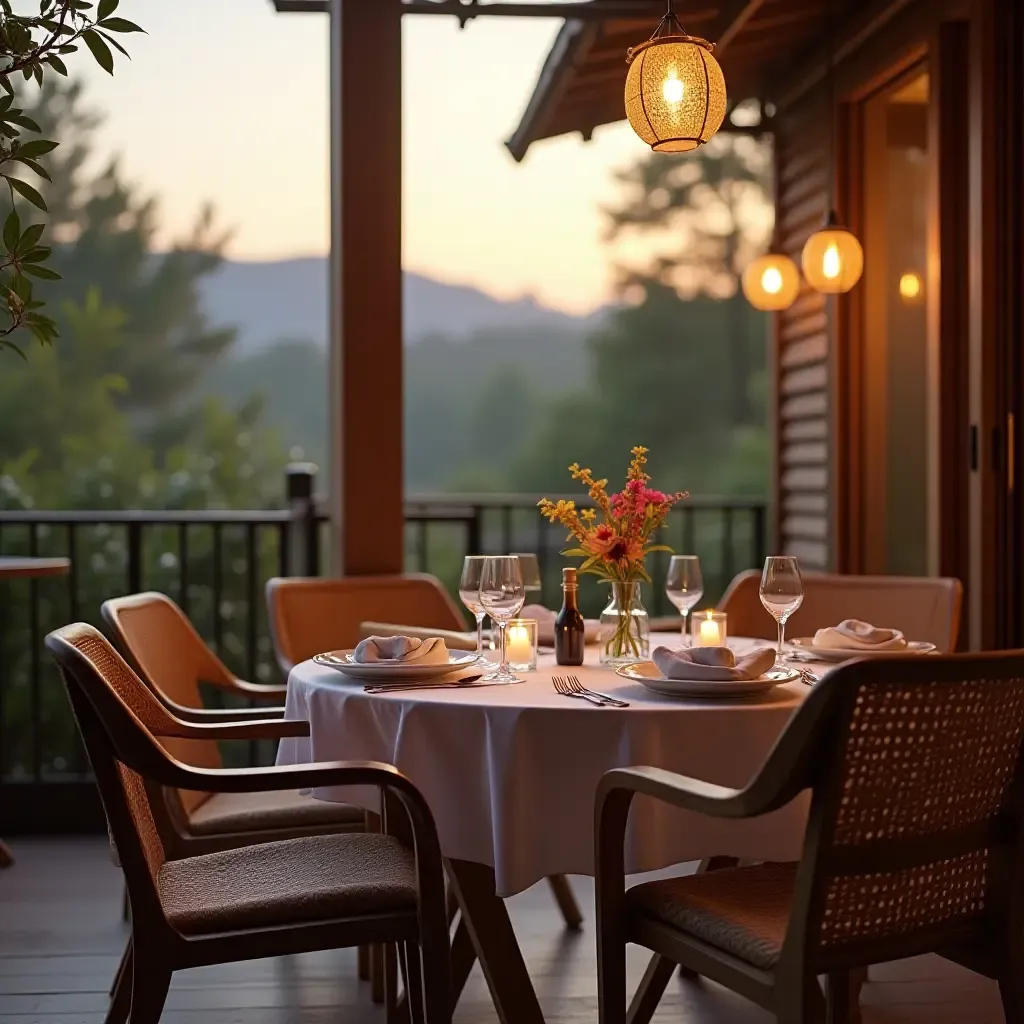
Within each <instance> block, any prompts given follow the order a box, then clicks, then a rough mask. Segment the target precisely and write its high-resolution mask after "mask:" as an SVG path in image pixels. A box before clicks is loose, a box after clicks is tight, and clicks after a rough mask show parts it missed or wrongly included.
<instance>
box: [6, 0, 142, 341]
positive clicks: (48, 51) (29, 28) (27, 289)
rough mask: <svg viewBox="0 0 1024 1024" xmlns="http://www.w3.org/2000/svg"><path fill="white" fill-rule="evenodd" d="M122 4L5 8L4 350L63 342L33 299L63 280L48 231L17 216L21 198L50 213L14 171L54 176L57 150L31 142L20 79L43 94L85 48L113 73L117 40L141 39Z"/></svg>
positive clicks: (59, 1) (63, 2) (79, 0)
mask: <svg viewBox="0 0 1024 1024" xmlns="http://www.w3.org/2000/svg"><path fill="white" fill-rule="evenodd" d="M118 4H119V0H99V2H98V3H93V2H91V0H40V4H39V12H38V13H37V14H33V15H26V14H16V13H15V12H14V10H13V8H12V6H11V0H0V85H2V86H3V89H4V93H5V95H2V96H0V177H2V178H3V180H4V181H5V182H6V183H7V188H8V192H9V195H10V201H11V210H10V212H9V213H8V215H7V217H6V219H5V220H4V225H3V231H2V240H3V256H2V257H0V295H2V296H3V300H2V301H3V309H4V315H5V316H6V318H7V319H6V322H4V323H3V324H2V325H0V347H5V348H9V349H12V350H13V351H15V352H18V353H19V354H22V355H23V354H24V353H23V352H22V350H21V348H20V347H19V345H18V344H17V342H15V341H13V340H12V335H14V334H15V333H16V332H17V331H19V330H22V329H25V330H28V331H29V333H30V334H31V335H32V336H33V337H34V338H35V339H36V340H37V341H40V342H43V343H49V342H51V341H52V340H53V339H54V338H55V337H56V335H57V324H56V323H55V322H54V321H53V320H52V319H51V318H50V317H49V316H47V315H46V314H44V313H42V312H41V310H42V308H43V305H44V304H43V303H42V302H41V301H40V300H39V299H37V298H35V297H34V288H33V284H32V280H31V279H32V278H33V277H34V278H39V279H41V280H46V281H54V280H58V279H59V278H60V274H59V273H58V272H57V271H55V270H53V269H52V268H50V267H48V266H47V265H46V263H47V261H48V260H49V258H50V255H51V252H52V250H51V248H50V247H49V246H45V245H41V244H40V242H41V240H42V236H43V231H44V230H45V224H43V223H40V222H36V223H32V224H27V225H26V224H23V222H22V218H21V216H20V214H19V213H18V211H17V209H16V208H15V196H16V195H17V196H20V197H21V198H22V199H24V200H26V201H27V202H28V203H29V204H31V205H32V206H34V207H36V208H37V209H39V210H42V211H43V212H46V210H47V205H46V200H45V199H44V198H43V196H42V195H41V194H40V192H39V191H38V190H37V189H36V188H35V187H33V186H32V185H30V184H29V183H28V182H27V181H24V180H23V179H21V178H19V177H15V174H16V173H17V172H18V171H19V168H17V166H16V165H18V164H21V165H22V166H23V167H24V168H27V169H28V170H30V171H33V172H34V173H35V174H36V175H37V176H38V177H39V178H41V179H43V180H48V179H49V172H48V170H47V168H46V166H45V164H46V161H44V160H43V158H44V157H45V156H47V154H49V153H52V152H53V150H55V149H56V148H57V145H58V144H57V143H56V142H54V141H52V140H50V139H47V138H31V139H29V140H28V141H25V140H24V139H23V137H22V133H23V132H26V131H27V132H31V133H32V134H33V135H39V136H42V135H43V128H42V127H41V126H40V124H39V123H38V122H37V121H36V120H35V119H34V118H32V117H30V116H29V115H28V114H27V113H26V112H25V110H24V109H23V108H22V107H20V106H18V105H17V104H16V98H17V97H16V93H15V86H14V80H15V79H16V76H18V75H19V74H20V76H21V78H22V79H23V80H24V81H25V82H30V81H34V82H35V83H36V84H37V85H40V86H42V85H43V84H44V81H46V80H47V77H48V75H49V73H50V72H56V73H57V74H59V75H63V76H65V77H66V76H67V73H68V70H67V66H66V65H65V63H64V60H63V58H64V57H66V56H68V55H69V54H72V53H76V52H77V51H78V48H79V47H78V44H79V43H83V44H84V45H85V46H86V48H87V49H88V50H89V52H90V53H91V54H92V56H93V58H94V59H95V61H96V63H97V64H99V66H100V67H101V68H103V70H104V71H106V72H108V73H109V74H111V75H112V74H113V73H114V55H113V53H112V51H111V47H113V48H114V49H116V50H118V51H119V52H120V53H122V54H124V55H125V56H126V57H127V56H128V52H127V50H125V48H124V47H123V46H122V45H121V43H119V42H118V41H117V39H115V38H114V34H122V33H130V32H141V31H143V30H142V29H141V28H139V26H138V25H136V24H135V23H134V22H131V21H128V20H127V19H126V18H121V17H118V16H116V14H115V12H116V10H117V8H118Z"/></svg>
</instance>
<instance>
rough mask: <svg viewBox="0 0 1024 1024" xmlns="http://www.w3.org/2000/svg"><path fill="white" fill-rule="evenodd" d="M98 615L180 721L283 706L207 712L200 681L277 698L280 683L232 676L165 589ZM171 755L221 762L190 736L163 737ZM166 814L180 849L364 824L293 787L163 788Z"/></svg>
mask: <svg viewBox="0 0 1024 1024" xmlns="http://www.w3.org/2000/svg"><path fill="white" fill-rule="evenodd" d="M102 611H103V617H104V619H105V620H106V622H107V623H108V624H109V626H110V628H111V630H112V632H113V633H114V635H115V637H116V638H117V640H118V641H119V642H120V643H121V645H122V646H123V648H124V650H125V651H126V652H127V654H128V656H129V657H130V658H131V660H132V661H133V662H134V663H135V665H136V666H137V667H138V669H139V672H140V674H141V676H142V678H143V679H144V680H145V682H146V683H147V684H148V686H149V687H150V689H151V690H152V691H153V693H154V694H156V695H157V697H159V698H160V700H161V701H162V702H163V704H164V706H165V707H167V708H168V710H169V711H170V712H171V713H172V714H173V715H174V716H175V717H176V718H179V719H182V720H185V721H188V720H191V721H196V722H211V721H212V722H230V721H237V720H245V719H249V718H259V717H264V716H265V717H273V718H278V719H279V718H280V717H281V715H282V714H283V712H284V709H283V708H281V707H278V708H275V709H272V710H271V711H269V712H267V711H263V713H262V715H261V714H260V712H257V711H254V710H250V709H246V708H236V709H231V710H225V711H207V710H205V709H204V708H203V706H202V703H201V697H200V691H199V684H200V683H212V684H213V685H215V686H220V687H223V688H224V689H226V690H228V691H229V692H232V693H235V694H238V695H245V696H253V695H255V696H258V697H259V698H261V699H270V698H272V699H277V700H279V699H280V698H281V696H282V694H283V693H284V692H285V687H282V686H260V685H257V684H253V683H243V682H242V681H241V680H238V679H235V677H234V676H233V675H232V673H231V672H230V670H229V669H228V668H227V666H226V665H224V663H223V662H222V661H221V660H220V659H219V658H218V657H217V656H216V655H215V654H214V653H213V651H211V650H210V649H209V647H207V646H206V644H205V643H204V642H203V639H202V637H200V635H199V634H198V633H197V632H196V630H195V628H194V627H193V626H192V623H191V622H189V620H188V618H187V616H186V615H185V614H184V612H182V610H181V609H180V608H179V607H178V606H177V605H176V604H175V603H174V602H173V601H172V600H171V599H170V598H169V597H166V596H165V595H164V594H157V593H146V594H133V595H131V596H130V597H122V598H118V599H116V600H112V601H107V602H105V603H104V604H103V608H102ZM165 746H166V747H167V750H168V753H170V755H171V756H172V757H174V758H175V759H176V760H178V761H181V762H182V763H184V764H187V765H191V766H193V767H196V768H207V769H214V770H215V769H218V768H220V767H221V758H220V752H219V750H218V749H217V746H216V744H213V743H199V742H196V741H194V740H189V739H183V738H179V739H168V740H166V741H165ZM165 797H166V800H167V805H168V810H169V813H170V817H171V820H172V821H173V822H174V824H175V826H176V828H177V830H178V833H179V839H178V847H179V849H180V852H181V854H183V855H184V854H187V853H210V852H213V851H214V850H223V849H227V848H229V847H231V846H247V845H248V844H249V843H252V842H256V841H259V840H262V839H291V838H296V837H299V836H306V835H318V834H329V833H334V832H338V831H344V830H347V831H362V830H363V822H364V814H363V811H362V809H361V808H358V807H351V806H348V805H346V804H330V803H325V802H324V801H322V800H314V799H312V797H309V796H303V795H302V794H300V793H299V792H297V791H296V790H283V789H275V790H272V791H265V792H220V793H212V792H196V791H188V790H168V791H167V793H166V794H165Z"/></svg>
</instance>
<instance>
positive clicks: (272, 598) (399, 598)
mask: <svg viewBox="0 0 1024 1024" xmlns="http://www.w3.org/2000/svg"><path fill="white" fill-rule="evenodd" d="M267 603H268V606H269V609H270V626H271V630H272V632H273V635H274V649H275V651H276V652H277V660H278V663H279V664H280V666H281V668H282V670H283V671H285V672H290V671H291V670H292V668H294V667H295V666H296V665H297V664H298V663H299V662H300V661H305V660H306V659H308V658H312V657H313V655H314V654H318V653H320V652H321V651H328V650H331V649H342V648H350V647H355V646H356V644H357V643H359V641H360V640H362V639H363V632H362V630H361V628H360V627H361V625H362V623H363V622H366V621H370V620H373V621H379V622H395V623H402V624H404V625H408V626H426V627H430V628H433V629H444V630H463V629H465V628H466V622H465V619H464V618H463V617H462V613H461V612H460V611H459V609H458V608H457V607H456V606H455V603H454V602H453V601H452V599H451V598H450V597H449V596H448V592H447V591H446V590H445V589H444V587H443V586H442V585H441V582H440V580H438V579H437V578H436V577H434V576H427V575H423V574H406V575H404V576H347V577H344V578H341V579H301V578H296V579H288V578H276V579H272V580H270V581H268V583H267ZM548 883H549V885H550V886H551V892H552V894H553V895H554V897H555V902H556V903H557V904H558V908H559V910H560V911H561V913H562V917H563V919H564V920H565V923H566V925H567V927H569V928H571V929H573V930H575V929H577V928H579V927H580V925H581V924H582V922H583V913H582V912H581V911H580V908H579V905H578V904H577V902H576V897H575V895H574V894H573V891H572V887H571V886H570V885H569V881H568V879H567V878H566V877H565V876H564V875H553V876H552V877H551V878H549V879H548Z"/></svg>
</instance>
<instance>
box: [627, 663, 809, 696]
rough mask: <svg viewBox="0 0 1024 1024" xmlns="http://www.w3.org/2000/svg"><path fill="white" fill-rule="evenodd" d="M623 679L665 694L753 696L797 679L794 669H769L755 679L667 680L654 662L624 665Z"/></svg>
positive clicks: (797, 675)
mask: <svg viewBox="0 0 1024 1024" xmlns="http://www.w3.org/2000/svg"><path fill="white" fill-rule="evenodd" d="M616 672H617V674H618V675H620V676H622V678H623V679H632V680H633V682H635V683H642V684H643V685H644V686H646V687H647V689H648V690H653V691H654V692H655V693H661V694H664V695H665V696H666V697H711V698H719V699H720V698H727V697H753V696H755V695H756V694H761V693H767V691H768V690H771V689H772V688H773V687H775V686H779V685H780V684H781V683H792V682H795V681H796V680H798V679H799V678H800V673H799V672H798V671H797V670H796V669H772V670H771V671H770V672H765V674H764V675H763V676H758V678H757V679H721V680H716V679H668V678H666V677H665V676H664V675H662V673H661V669H659V668H658V666H657V665H655V664H654V662H653V661H641V662H637V663H636V664H635V665H624V666H623V667H622V668H620V669H617V670H616Z"/></svg>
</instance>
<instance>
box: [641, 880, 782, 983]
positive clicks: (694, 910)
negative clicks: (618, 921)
mask: <svg viewBox="0 0 1024 1024" xmlns="http://www.w3.org/2000/svg"><path fill="white" fill-rule="evenodd" d="M796 869H797V865H796V864H758V865H756V866H754V867H744V868H726V869H724V870H722V871H707V872H703V873H702V874H699V875H687V876H686V877H684V878H666V879H663V880H660V881H655V882H644V883H643V884H641V885H637V886H634V887H633V888H632V889H630V890H629V891H628V892H627V893H626V905H627V907H629V909H630V910H633V911H638V912H640V913H642V914H644V915H646V916H648V917H653V918H655V919H657V920H658V921H661V922H663V923H664V924H667V925H671V926H672V927H673V928H677V929H679V931H681V932H686V933H687V934H688V935H692V936H694V937H695V938H698V939H700V940H701V941H703V942H706V943H707V944H708V945H709V946H714V947H715V948H716V949H720V950H722V951H723V952H726V953H730V954H731V955H732V956H735V957H737V958H739V959H740V960H744V961H746V962H747V963H748V964H750V965H751V966H753V967H758V968H760V969H761V970H765V971H769V970H771V969H772V968H773V967H774V966H775V964H776V963H777V962H778V959H779V954H780V953H781V952H782V943H783V941H784V940H785V938H786V927H787V926H788V924H789V909H790V906H791V904H792V902H793V890H794V885H795V882H796Z"/></svg>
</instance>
